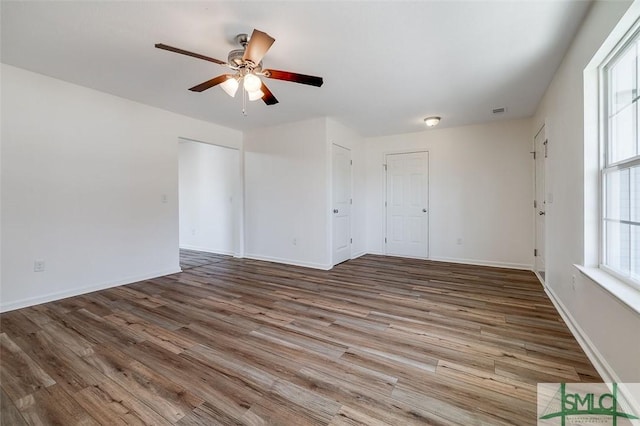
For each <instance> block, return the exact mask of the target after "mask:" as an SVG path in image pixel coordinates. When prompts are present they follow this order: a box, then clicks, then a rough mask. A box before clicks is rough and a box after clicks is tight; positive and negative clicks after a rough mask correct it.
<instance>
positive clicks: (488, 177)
mask: <svg viewBox="0 0 640 426" xmlns="http://www.w3.org/2000/svg"><path fill="white" fill-rule="evenodd" d="M532 140H533V138H532V136H531V122H530V120H528V119H525V120H512V121H499V122H494V123H489V124H481V125H474V126H466V127H456V128H444V129H431V130H426V131H423V132H420V133H410V134H404V135H394V136H385V137H379V138H368V139H366V141H365V143H366V162H367V165H366V167H367V188H366V197H367V213H368V225H367V236H368V244H367V247H368V252H370V253H377V254H384V252H385V250H384V237H385V235H384V230H385V217H384V211H385V209H384V201H385V194H384V179H385V173H384V168H383V164H384V161H385V155H386V154H388V153H394V152H411V151H428V152H429V258H430V259H432V260H443V261H450V262H463V263H471V264H480V265H491V266H502V267H513V268H524V269H529V268H531V267H532V264H533V232H532V229H531V227H532V224H533V205H532V203H533V193H532V192H533V184H532V182H533V161H532V156H531V154H530V153H529V152H530V151H531V149H532ZM458 239H462V244H458Z"/></svg>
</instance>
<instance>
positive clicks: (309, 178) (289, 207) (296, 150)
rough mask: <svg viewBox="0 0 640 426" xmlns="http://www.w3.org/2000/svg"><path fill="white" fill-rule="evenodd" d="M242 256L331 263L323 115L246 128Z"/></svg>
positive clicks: (325, 266) (320, 265)
mask: <svg viewBox="0 0 640 426" xmlns="http://www.w3.org/2000/svg"><path fill="white" fill-rule="evenodd" d="M244 160H245V161H244V167H245V256H246V257H249V258H253V259H261V260H268V261H274V262H280V263H287V264H293V265H301V266H307V267H312V268H320V269H329V268H330V267H331V259H330V253H329V251H328V247H329V236H328V234H327V230H328V229H329V228H328V227H329V225H328V215H327V212H328V209H329V204H328V197H327V183H328V165H327V164H328V158H327V125H326V119H325V118H317V119H312V120H305V121H300V122H296V123H291V124H285V125H281V126H274V127H265V128H261V129H257V130H252V131H248V132H245V133H244Z"/></svg>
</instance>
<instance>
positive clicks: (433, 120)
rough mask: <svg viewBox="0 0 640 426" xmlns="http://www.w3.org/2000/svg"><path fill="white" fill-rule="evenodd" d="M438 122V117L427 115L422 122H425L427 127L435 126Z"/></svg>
mask: <svg viewBox="0 0 640 426" xmlns="http://www.w3.org/2000/svg"><path fill="white" fill-rule="evenodd" d="M439 122H440V117H427V118H425V119H424V124H426V125H427V127H435V126H437V125H438V123H439Z"/></svg>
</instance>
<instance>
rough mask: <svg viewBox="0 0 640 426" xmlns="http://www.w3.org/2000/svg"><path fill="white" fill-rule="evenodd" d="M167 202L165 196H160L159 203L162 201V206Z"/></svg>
mask: <svg viewBox="0 0 640 426" xmlns="http://www.w3.org/2000/svg"><path fill="white" fill-rule="evenodd" d="M167 200H168V198H167V194H162V196H161V197H160V201H162V204H166V203H167Z"/></svg>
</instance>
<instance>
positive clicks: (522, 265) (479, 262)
mask: <svg viewBox="0 0 640 426" xmlns="http://www.w3.org/2000/svg"><path fill="white" fill-rule="evenodd" d="M429 260H434V261H436V262H450V263H464V264H466V265H477V266H492V267H494V268H507V269H524V270H526V271H530V270H531V269H532V268H533V265H530V264H527V263H509V262H494V261H492V260H477V259H459V258H455V257H438V256H431V257H429Z"/></svg>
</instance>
